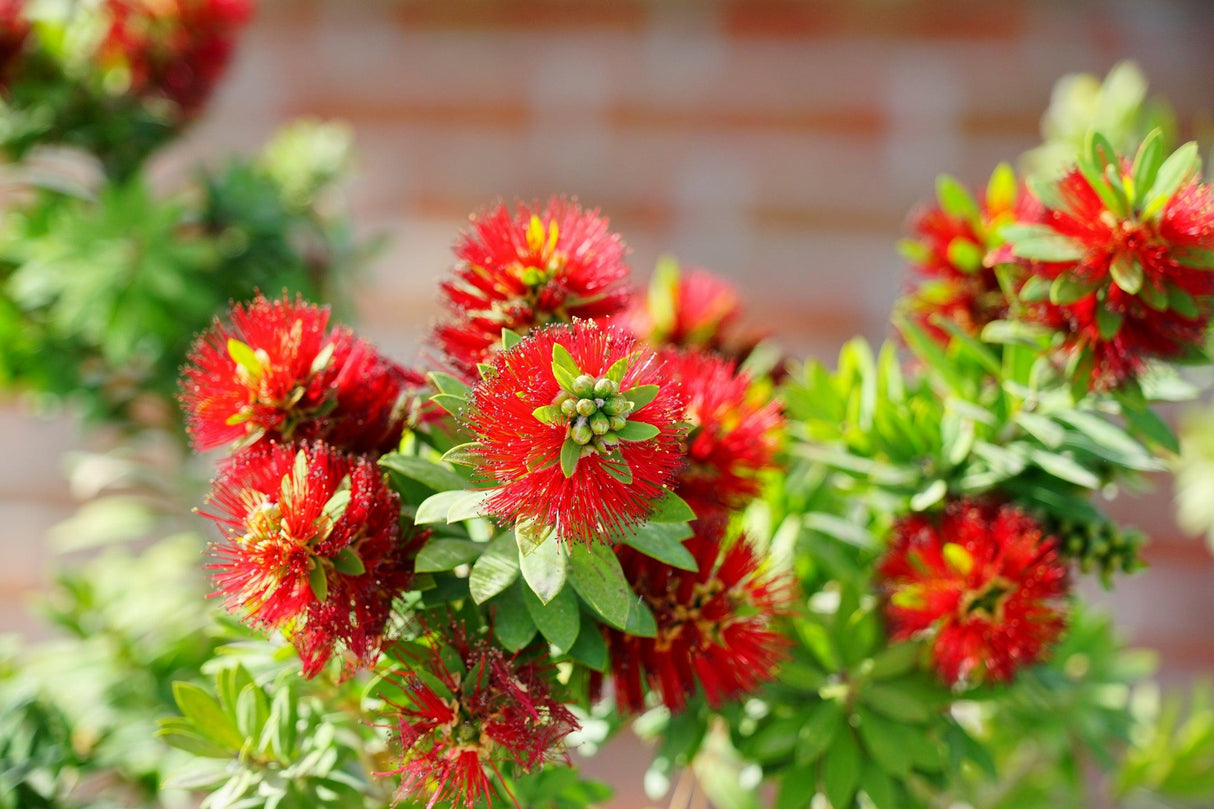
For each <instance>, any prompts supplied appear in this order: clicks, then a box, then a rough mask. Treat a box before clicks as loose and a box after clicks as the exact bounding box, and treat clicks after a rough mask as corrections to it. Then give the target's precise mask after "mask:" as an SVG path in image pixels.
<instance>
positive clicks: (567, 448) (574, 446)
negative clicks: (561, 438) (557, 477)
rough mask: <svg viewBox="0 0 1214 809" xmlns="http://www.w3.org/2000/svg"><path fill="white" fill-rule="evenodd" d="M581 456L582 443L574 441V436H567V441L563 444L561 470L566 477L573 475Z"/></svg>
mask: <svg viewBox="0 0 1214 809" xmlns="http://www.w3.org/2000/svg"><path fill="white" fill-rule="evenodd" d="M581 458H582V445H581V444H579V443H578V442H576V441H574V440H573V438H572V437H568V438H566V439H565V443H563V444H561V472H562V473H563V474H564V475H565V477H567V478H571V477H573V474H574V473H575V472H577V464H578V461H579V460H581Z"/></svg>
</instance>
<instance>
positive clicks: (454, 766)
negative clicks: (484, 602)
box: [383, 625, 578, 809]
mask: <svg viewBox="0 0 1214 809" xmlns="http://www.w3.org/2000/svg"><path fill="white" fill-rule="evenodd" d="M444 641H445V643H446V644H447V645H446V646H445V647H431V648H429V649H426V650H425V651H424V652H422V653H419V654H418V655H416V656H417V657H418V658H420V659H415V660H413V661H411V662H412V664H413V668H411V669H410V670H406V671H403V672H401V673H400V674H399V675H398V677H399V681H400V685H401V688H400V691H401V693H402V695H403V697H404V699H403V700H402V701H401V703H400V704H393V708H394V710H395V717H394V722H393V727H394V729H395V730H396V733H397V736H398V738H399V740H400V745H401V749H402V761H401V765H400V767H399V768H397V769H396V770H394V771H393V772H390V773H383V774H384V775H399V776H401V784H400V789H399V790H398V792H397V795H398V797H400V798H402V799H403V798H405V797H407V796H414V797H416V798H417V799H418V800H420V799H421V797H422V796H423V795H424V793H425V792H426V791H430V797H429V800H428V801H427V802H426V806H427V809H432V807H434V806H435V805H436V804H438V803H439V802H442V803H444V804H446V805H450V806H456V805H459V804H463V805H464V806H466V807H468V809H472V807H473V806H475V805H476V804H477V803H478V801H481V800H483V801H484V802H485V803H486V804H490V805H491V804H492V796H493V787H492V785H491V783H490V781H489V777H488V776H489V773H490V772H492V773H493V774H494V775H496V776H497V777H498V780H499V781H500V780H501V769H500V768H501V767H502V766H503V765H510V766H513V767H516V768H518V769H519V770H521V771H522V772H530V771H532V770H533V769H535V768H536V767H538V766H542V765H544V764H546V763H549V762H553V761H561V760H565V754H564V751H563V749H562V748H561V742H562V740H563V739H564V738H565V737H566V736H567V735H569V733H571V732H572V731H574V730H576V729H577V727H578V722H577V719H576V718H575V717H574V715H573V714H572V713H571V712H570V711H569V709H568V708H566V707H565V706H564V705H563V704H562V703H561V702H560V701H558V700H557V699H555V698H554V697H552V695H551V692H550V689H549V685H548V680H547V677H546V674H547V671H546V669H545V668H544V667H543V666H541V665H540V664H539V663H535V662H524V661H521V660H519V659H518V657H517V656H515V657H508V656H506V654H505V653H503V652H502V651H501V650H500V649H498V648H496V647H494V646H492V645H490V644H489V642H488V641H487V640H486V639H484V638H479V639H473V638H469V637H468V633H467V630H465V629H464V628H463V627H462V626H459V625H457V626H455V627H454V629H453V632H452V633H450V637H447V638H445V639H444ZM444 652H446V653H444ZM452 652H453V653H454V654H451V653H452ZM457 659H458V666H457V668H456V670H454V671H453V670H452V667H453V666H455V665H456V660H457ZM418 670H421V671H423V672H425V676H419V673H418Z"/></svg>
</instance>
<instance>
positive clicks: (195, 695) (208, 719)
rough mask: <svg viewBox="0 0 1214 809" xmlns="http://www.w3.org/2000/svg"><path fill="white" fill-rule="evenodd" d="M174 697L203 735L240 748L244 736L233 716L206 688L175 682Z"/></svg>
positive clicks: (232, 747)
mask: <svg viewBox="0 0 1214 809" xmlns="http://www.w3.org/2000/svg"><path fill="white" fill-rule="evenodd" d="M173 699H174V701H176V703H177V707H178V708H180V709H181V712H182V713H183V714H185V717H186V719H189V720H190V723H191V724H192V725H193V726H194V730H196V731H198V733H200V734H201V735H202V736H203V737H205V738H206V739H209V740H211V741H213V742H215V743H216V744H220V745H223V746H225V747H228V748H231V749H232V750H239V749H240V748H241V746H242V745H243V744H244V736H243V735H242V734H241V733H240V731H239V730H238V729H237V728H236V724H235V723H234V722H233V721H232V718H231V717H230V716H229V715H228V714H227V713H226V712H225V711H224V710H223V709H222V708H221V707H219V702H218V701H217V700H216V699H215V698H214V697H212V696H211V695H210V694H208V693H207V692H206V691H205V690H204V689H202V688H200V687H199V686H197V685H194V684H193V683H185V682H180V681H179V682H175V683H173Z"/></svg>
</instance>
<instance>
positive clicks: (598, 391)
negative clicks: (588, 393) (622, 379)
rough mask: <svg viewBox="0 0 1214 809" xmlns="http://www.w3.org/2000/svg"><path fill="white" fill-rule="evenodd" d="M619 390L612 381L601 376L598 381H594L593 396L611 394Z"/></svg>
mask: <svg viewBox="0 0 1214 809" xmlns="http://www.w3.org/2000/svg"><path fill="white" fill-rule="evenodd" d="M618 391H619V386H617V385H616V384H615V383H614V382H612V381H611V380H610V379H608V378H607V377H603V378H602V379H600V380H599V381H598V382H595V383H594V395H595V396H604V397H605V396H611V395H613V394H615V393H617V392H618Z"/></svg>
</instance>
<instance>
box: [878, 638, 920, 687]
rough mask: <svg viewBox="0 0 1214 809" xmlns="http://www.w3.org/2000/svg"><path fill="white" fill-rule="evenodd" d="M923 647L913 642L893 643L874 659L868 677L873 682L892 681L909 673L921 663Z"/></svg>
mask: <svg viewBox="0 0 1214 809" xmlns="http://www.w3.org/2000/svg"><path fill="white" fill-rule="evenodd" d="M922 653H923V647H922V646H921V645H920V644H918V643H916V642H913V641H907V642H902V643H891V644H889V645H888V646H886V647H885V648H884V649H882V650H881V651H879V652H877V654H875V655H873V657H872V661H873V662H872V668H870V669H869V670H868V676H869V677H871V678H872V679H873V680H876V681H878V682H879V681H881V680H891V679H894V678H896V677H901V676H902V675H904V674H906V673H908V672H909V671H911V670H912V669H914V668H915V666H916V665H917V664H918V662H919V658H920V656H921V655H922Z"/></svg>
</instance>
